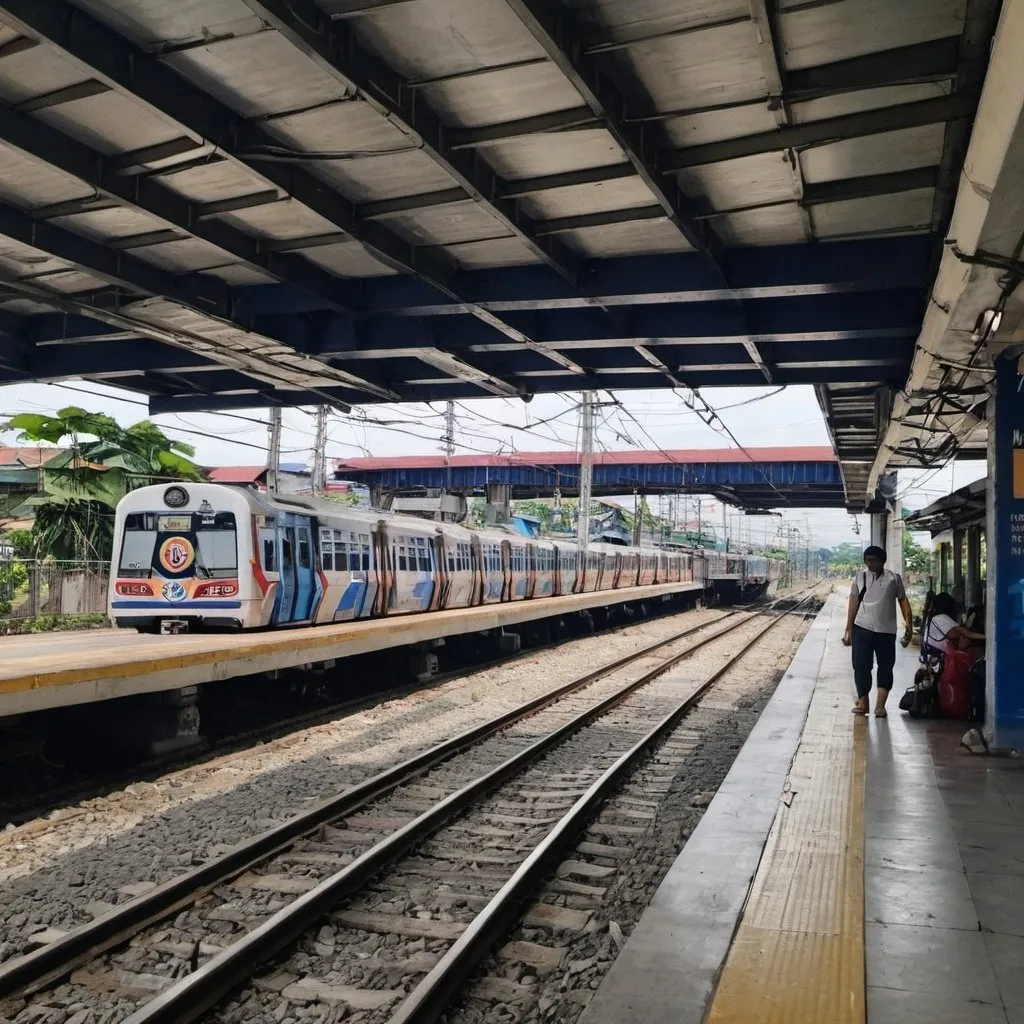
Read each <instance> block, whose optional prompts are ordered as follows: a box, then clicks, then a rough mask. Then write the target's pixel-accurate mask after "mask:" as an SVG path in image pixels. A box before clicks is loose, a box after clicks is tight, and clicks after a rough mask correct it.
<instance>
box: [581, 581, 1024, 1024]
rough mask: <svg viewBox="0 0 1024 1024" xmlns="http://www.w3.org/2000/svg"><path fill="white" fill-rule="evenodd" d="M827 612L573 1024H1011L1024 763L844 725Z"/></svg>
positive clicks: (838, 625)
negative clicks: (665, 1023) (666, 1023)
mask: <svg viewBox="0 0 1024 1024" xmlns="http://www.w3.org/2000/svg"><path fill="white" fill-rule="evenodd" d="M844 605H845V601H844V598H843V596H842V595H839V594H837V595H833V597H832V598H830V600H829V602H827V603H826V605H825V607H824V608H823V609H822V611H821V613H820V614H819V615H818V617H817V619H816V621H815V623H814V624H813V625H812V627H811V629H810V631H809V632H808V634H807V636H806V637H805V638H804V641H803V643H802V644H801V647H800V649H799V651H798V652H797V656H796V658H795V659H794V661H793V664H792V665H791V667H790V670H789V671H788V672H787V673H786V676H785V677H784V679H783V680H782V682H781V683H780V685H779V688H778V690H777V691H776V693H775V695H774V696H773V698H772V699H771V701H769V703H768V705H767V707H766V708H765V712H764V714H763V715H762V718H761V720H760V721H759V723H758V725H757V726H756V727H755V729H754V731H753V732H752V733H751V734H750V737H749V738H748V741H747V743H746V744H745V746H744V748H743V750H742V751H741V752H740V755H739V757H738V758H737V760H736V762H735V764H734V765H733V767H732V770H731V771H730V773H729V775H728V776H727V778H726V780H725V782H724V784H723V786H722V788H721V789H720V790H719V792H718V793H717V794H716V796H715V799H714V800H713V801H712V803H711V805H710V806H709V808H708V810H707V813H706V814H705V816H704V819H703V820H702V821H701V823H700V825H699V826H698V827H697V829H695V831H694V833H693V835H692V837H691V838H690V840H689V842H688V843H687V844H686V846H685V847H684V848H683V850H682V851H681V853H680V856H679V858H678V859H677V861H676V863H675V864H674V865H673V867H672V868H671V869H670V871H669V873H668V874H667V875H666V877H665V879H664V881H663V882H662V885H661V887H660V888H659V889H658V891H657V893H656V895H655V898H654V900H653V901H652V903H651V905H650V906H649V907H648V908H647V910H646V911H645V912H644V914H643V915H642V917H641V918H640V921H639V922H638V923H637V926H636V927H635V929H634V930H633V933H632V934H631V935H630V937H629V940H628V941H627V943H626V945H625V947H624V949H623V951H622V953H621V955H620V956H619V958H618V960H617V961H616V963H615V964H614V966H613V967H612V969H611V970H610V971H609V972H608V974H607V976H606V977H605V979H604V982H603V983H602V986H601V988H600V989H598V991H597V992H596V993H595V995H594V998H593V999H592V1000H591V1002H590V1004H589V1006H588V1007H587V1008H586V1010H585V1011H584V1013H583V1015H582V1016H581V1018H580V1021H581V1024H634V1022H636V1024H639V1022H641V1021H655V1020H666V1021H672V1022H673V1024H701V1022H705V1021H706V1022H707V1024H727V1022H735V1024H759V1022H778V1024H782V1022H786V1024H825V1022H829V1024H832V1022H852V1024H861V1022H864V1021H866V1022H867V1024H896V1022H897V1021H899V1022H900V1024H926V1022H927V1024H1024V758H1020V759H1017V758H995V757H985V756H975V755H971V754H969V753H968V752H967V751H966V750H965V749H964V748H962V747H961V746H960V738H961V736H962V735H963V733H964V732H965V731H966V729H967V728H968V724H967V723H963V722H945V721H928V722H920V721H914V720H912V719H910V718H909V717H908V716H906V715H905V714H903V713H902V712H900V711H899V710H897V708H896V704H897V699H898V697H899V695H900V694H901V693H902V691H903V688H904V687H905V686H907V685H909V682H910V680H911V679H912V677H913V673H914V671H915V669H916V667H917V651H916V650H914V649H911V650H909V651H902V649H901V650H900V655H899V657H898V660H897V675H896V680H897V683H896V687H895V689H894V692H893V697H892V700H891V702H890V714H889V717H888V718H886V719H875V718H874V717H871V718H867V719H864V718H859V717H857V716H854V715H852V714H850V707H851V706H852V703H853V698H854V695H853V687H852V678H851V676H852V673H851V670H850V665H849V651H848V650H847V649H846V648H843V647H842V646H841V636H842V628H843V621H844Z"/></svg>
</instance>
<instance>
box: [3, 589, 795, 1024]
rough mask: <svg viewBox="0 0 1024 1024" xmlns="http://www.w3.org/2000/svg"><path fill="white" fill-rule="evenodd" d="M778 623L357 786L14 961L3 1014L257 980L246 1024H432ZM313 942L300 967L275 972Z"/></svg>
mask: <svg viewBox="0 0 1024 1024" xmlns="http://www.w3.org/2000/svg"><path fill="white" fill-rule="evenodd" d="M810 598H811V593H807V594H806V595H804V596H802V597H798V600H797V601H796V603H795V604H794V605H793V606H792V607H790V608H788V609H786V611H784V612H782V613H781V614H782V615H784V614H788V612H789V611H795V610H797V609H798V608H800V607H801V606H802V605H803V604H805V603H806V602H807V601H808V600H810ZM790 600H792V599H790ZM780 618H781V615H779V616H777V617H768V618H767V619H766V618H765V616H764V614H763V613H762V612H751V613H744V612H739V611H732V612H728V613H725V614H723V615H721V616H719V617H718V618H716V619H714V620H712V621H711V622H704V623H703V624H701V625H699V626H696V627H692V628H689V629H686V630H683V631H681V632H679V633H677V634H675V635H673V636H672V637H669V638H667V639H665V640H662V641H659V642H658V643H656V644H652V645H650V646H649V647H646V648H644V649H642V650H639V651H636V652H634V653H632V654H630V655H629V656H627V657H625V658H620V659H618V660H617V661H615V662H612V663H610V664H608V665H605V666H603V667H602V668H600V669H598V670H596V671H594V672H591V673H588V674H587V675H585V676H582V677H580V678H578V679H576V680H573V681H572V682H570V683H568V684H565V685H563V686H560V687H558V688H557V689H555V690H552V691H550V692H549V693H547V694H545V695H543V696H541V697H539V698H537V699H535V700H533V701H530V702H528V703H527V704H524V705H522V706H521V707H519V708H516V709H515V710H513V711H511V712H509V713H507V714H505V715H502V716H500V717H499V718H496V719H493V720H492V721H490V722H487V723H484V724H483V725H481V726H478V727H475V728H473V729H471V730H468V731H467V732H465V733H463V734H461V735H460V736H457V737H454V738H453V739H452V740H449V741H447V742H446V743H442V744H439V745H438V746H436V747H434V748H431V749H430V750H428V751H426V752H424V753H422V754H420V755H418V756H417V757H415V758H412V759H410V760H409V761H406V762H404V763H402V764H400V765H396V766H394V767H393V768H392V769H390V770H388V771H385V772H383V773H381V774H379V775H377V776H374V777H373V778H371V779H368V780H366V781H365V782H363V783H361V784H359V785H357V786H354V787H351V788H350V789H348V790H346V791H345V792H343V793H341V794H339V795H338V796H337V797H334V798H332V799H330V800H327V801H324V802H322V803H321V804H319V805H317V806H316V807H314V808H311V809H310V810H308V811H306V812H303V813H302V814H301V815H298V816H296V817H295V818H293V819H291V820H289V821H287V822H285V823H284V824H282V825H280V826H278V827H276V828H274V829H271V830H269V831H268V832H266V833H263V834H261V835H259V836H256V837H254V838H253V839H251V840H248V841H247V842H245V843H243V844H241V845H240V846H238V847H236V848H235V849H234V850H232V851H231V852H230V853H228V854H226V855H224V856H223V857H221V858H219V859H218V860H216V861H213V862H210V863H209V864H206V865H203V866H202V867H199V868H196V869H194V870H192V871H190V872H188V873H186V874H184V875H182V876H179V877H177V878H175V879H172V880H171V881H169V882H167V883H165V884H163V885H161V886H158V887H156V888H154V889H152V890H150V891H149V892H147V893H145V894H143V895H141V896H139V897H138V898H136V899H135V900H132V901H130V902H129V903H126V904H124V905H121V906H118V907H117V908H115V909H114V910H113V911H111V912H110V913H108V914H106V915H104V916H103V917H100V918H97V919H96V920H94V921H93V922H92V923H90V924H89V925H85V926H83V927H81V928H78V929H76V930H75V931H73V932H71V933H69V934H68V935H67V936H64V937H62V938H58V939H57V940H56V941H54V942H52V943H50V944H49V945H47V946H43V947H42V948H41V949H39V950H37V951H35V952H34V953H31V954H29V955H27V956H25V957H22V958H20V959H17V960H12V961H9V962H8V963H6V964H4V965H2V966H0V998H3V999H5V1000H6V1002H5V1004H4V1005H3V1007H2V1008H0V1012H3V1013H5V1015H6V1016H7V1019H9V1020H20V1019H25V1020H27V1019H30V1017H29V1016H26V1017H24V1018H23V1017H22V1016H20V1015H22V1014H26V1013H27V1014H30V1015H31V1013H32V1011H33V1010H34V1009H36V1008H41V1007H45V1006H46V1005H48V1004H49V1005H52V1003H49V1001H50V1000H52V999H53V998H57V999H58V1000H59V1002H60V1004H61V1005H63V1006H77V1007H79V1008H80V1009H78V1010H76V1012H79V1013H81V1012H88V1013H92V1014H94V1016H91V1017H89V1018H88V1019H89V1020H94V1019H103V1020H104V1021H108V1020H109V1021H121V1020H128V1021H130V1022H131V1024H143V1022H157V1021H167V1022H172V1021H173V1022H175V1024H180V1022H185V1021H191V1020H195V1019H197V1018H198V1017H200V1016H201V1015H203V1014H204V1013H205V1012H206V1011H208V1010H209V1009H210V1008H211V1007H214V1006H216V1005H217V1004H218V1003H219V1002H220V1001H221V1000H222V999H223V998H224V997H225V995H226V994H228V993H229V992H231V991H232V990H234V989H235V988H237V987H238V986H239V985H244V984H245V983H247V982H249V981H250V980H251V979H253V977H254V975H255V976H256V980H255V982H254V987H253V988H252V989H251V990H247V991H249V992H250V995H249V996H248V997H247V999H248V1001H247V1011H246V1015H245V1017H244V1019H247V1020H248V1019H267V1020H270V1019H273V1017H272V1014H270V1012H269V1011H265V1010H263V1009H262V1008H261V1007H262V999H264V998H265V999H267V1000H268V1001H271V1002H273V1001H280V999H282V998H284V999H293V1000H296V1001H298V1002H302V1001H305V1002H322V1003H327V1004H341V1005H342V1006H343V1007H344V1008H345V1011H346V1012H348V1011H352V1012H356V1013H362V1014H365V1015H366V1016H365V1019H366V1020H377V1019H379V1020H381V1021H384V1020H391V1021H394V1022H396V1024H397V1022H400V1021H401V1022H406V1021H409V1022H411V1021H427V1020H434V1019H436V1018H437V1016H438V1015H439V1014H440V1013H441V1012H442V1010H443V1008H444V1006H446V1005H447V1003H448V1001H449V1000H450V998H451V997H452V995H453V993H454V992H456V991H457V990H458V989H459V987H460V986H461V985H462V984H463V982H464V981H465V979H466V977H467V976H468V975H469V973H470V972H472V970H473V969H474V967H475V966H476V964H477V963H478V961H479V960H480V959H481V958H482V957H483V956H485V955H486V954H487V953H488V952H489V951H490V949H491V948H492V947H493V946H494V945H495V943H496V942H498V940H499V939H500V937H501V935H502V934H503V933H504V931H505V930H506V929H507V928H508V926H509V925H510V924H511V923H512V922H514V921H515V920H517V919H518V917H519V915H520V911H521V908H522V906H523V905H524V902H525V901H526V900H527V899H528V894H529V893H531V892H535V891H536V890H537V888H538V887H539V885H540V883H541V882H542V881H543V880H544V878H545V877H547V876H548V875H549V874H550V873H551V872H552V871H553V870H555V869H557V868H558V867H559V859H560V857H561V856H562V853H563V851H564V850H565V849H567V848H571V847H572V844H573V843H574V842H575V839H576V838H577V836H578V835H579V833H580V832H581V831H582V829H583V827H584V825H585V824H586V822H587V821H588V820H589V819H590V818H591V817H592V816H593V814H594V812H595V810H596V809H597V808H598V807H599V806H600V805H601V804H602V803H604V802H605V801H606V800H607V799H608V797H609V795H610V794H611V793H612V792H613V791H614V789H615V787H616V786H618V785H619V784H620V782H621V780H622V778H623V777H624V776H625V774H626V773H627V772H629V771H630V770H631V769H632V768H633V767H634V766H635V765H636V764H637V763H638V762H639V761H640V760H641V759H642V758H643V757H644V756H645V754H646V753H647V752H648V751H649V750H650V749H651V748H652V746H654V745H656V744H661V746H660V752H659V755H658V756H659V758H667V760H666V761H665V762H664V763H663V765H662V768H663V769H664V771H660V772H658V771H656V772H655V773H654V774H655V775H656V776H663V775H664V774H665V773H666V772H669V773H671V772H673V771H675V770H676V769H677V767H678V765H673V763H672V758H673V756H674V755H673V753H672V750H673V745H672V743H671V742H668V743H663V742H662V741H664V740H665V738H666V737H668V736H670V735H671V734H672V733H673V731H674V730H676V728H677V726H678V724H679V722H680V721H681V719H682V718H683V717H685V715H686V714H687V712H688V711H689V710H690V709H691V708H692V707H693V706H694V705H695V704H696V703H697V702H698V701H700V700H701V698H702V697H703V696H704V695H705V694H706V693H707V692H708V691H709V690H710V688H711V687H713V686H714V684H715V683H716V682H717V681H718V679H720V678H721V677H722V676H723V675H724V674H725V673H726V672H727V671H728V670H729V669H730V668H731V667H732V666H733V665H735V663H736V662H737V661H738V660H739V659H740V658H742V657H743V656H744V655H745V654H747V652H749V651H750V650H751V649H752V648H754V647H755V646H756V644H757V643H758V641H759V640H760V639H761V637H763V636H764V635H765V633H767V631H768V630H770V629H771V628H772V627H773V626H774V625H775V624H776V623H777V622H778V621H779V620H780ZM697 634H704V635H701V636H698V635H697ZM711 645H716V646H715V649H716V650H718V649H721V650H720V651H719V653H718V654H717V655H716V659H715V660H716V661H717V662H718V664H716V667H715V668H714V670H713V671H712V672H710V673H709V674H707V675H706V677H705V678H704V679H703V680H702V681H701V682H700V683H699V684H698V685H696V686H692V685H691V686H685V687H683V689H684V690H685V693H682V694H681V693H680V686H679V685H678V684H673V683H672V681H671V679H668V680H666V679H665V678H664V676H665V674H666V673H667V672H669V671H670V670H671V669H672V668H673V667H674V666H675V665H677V664H679V663H680V662H682V661H683V660H685V659H687V658H689V657H691V656H693V655H695V654H697V653H698V652H699V651H702V650H704V649H705V648H709V649H710V648H711ZM728 647H732V651H731V652H730V651H729V650H728ZM685 747H686V744H685V743H684V744H683V745H682V746H681V747H679V749H680V750H682V749H684V748H685ZM635 813H636V814H637V815H638V817H639V818H640V819H642V818H643V815H644V814H647V813H649V808H645V807H644V806H642V801H641V804H640V805H637V806H636V809H635ZM598 845H600V844H598ZM599 852H600V851H599ZM604 852H605V853H607V851H604ZM589 873H590V874H591V875H593V874H594V872H593V871H591V872H589ZM600 873H601V871H598V872H597V875H600ZM580 875H582V876H583V878H586V877H587V876H588V870H587V869H586V868H585V867H583V868H579V869H569V870H568V874H567V876H566V877H564V878H561V879H560V880H559V879H556V880H555V881H554V882H553V883H552V884H554V885H555V886H556V887H559V886H560V889H558V888H556V891H559V892H560V894H561V896H562V897H564V901H565V903H566V904H569V905H565V906H562V907H558V906H550V905H548V904H544V905H538V906H537V907H535V908H534V909H533V910H532V911H531V912H530V913H531V914H533V915H534V919H535V923H537V920H539V919H544V918H545V915H546V923H547V924H549V925H552V926H553V927H556V928H557V927H558V926H559V920H561V921H562V923H563V924H564V923H565V922H566V921H568V922H571V923H572V924H574V925H578V924H579V923H580V916H579V915H580V914H582V913H583V911H581V910H576V911H575V913H574V908H573V907H572V906H571V903H572V902H573V901H574V900H577V901H578V900H583V901H584V902H585V901H586V899H588V898H593V896H594V890H595V889H596V888H597V887H596V886H594V885H592V884H590V882H589V881H584V880H581V878H580V877H579V876H580ZM429 894H432V895H429ZM428 904H429V907H428ZM544 907H550V909H548V910H545V909H544ZM339 908H341V909H339ZM172 915H176V916H173V920H170V919H171V918H172ZM528 920H529V918H528ZM169 921H170V923H168V922H169ZM324 922H329V924H324ZM318 924H319V925H320V931H318V932H316V938H311V937H310V936H311V934H312V933H311V929H312V930H315V929H316V926H317V925H318ZM239 936H240V937H239ZM367 936H370V938H369V940H368V939H367ZM297 940H301V941H300V947H299V952H298V953H294V952H293V953H292V957H291V959H289V960H288V961H287V963H288V965H289V966H286V967H285V968H284V969H277V970H275V969H273V968H271V969H265V968H264V967H263V966H262V965H267V964H270V963H271V961H272V960H273V958H275V957H277V956H278V955H279V954H281V953H282V952H284V951H290V950H293V948H294V945H295V943H296V941H297ZM367 943H369V945H371V946H373V947H374V951H375V954H376V955H374V956H373V957H372V958H371V957H370V956H369V954H368V953H367V951H366V950H367ZM521 945H522V944H521ZM526 945H529V944H526ZM538 948H540V947H538ZM346 951H348V952H346ZM527 954H531V955H534V956H540V957H541V958H543V954H542V953H537V952H536V951H532V953H531V951H529V950H528V951H527ZM371 961H372V962H371ZM411 979H420V980H419V982H418V984H417V985H416V986H415V988H413V990H412V992H411V993H409V994H407V991H406V990H407V988H408V983H409V981H410V980H411ZM260 993H262V994H263V995H262V996H261V995H260ZM83 1019H84V1018H83ZM361 1019H363V1018H361Z"/></svg>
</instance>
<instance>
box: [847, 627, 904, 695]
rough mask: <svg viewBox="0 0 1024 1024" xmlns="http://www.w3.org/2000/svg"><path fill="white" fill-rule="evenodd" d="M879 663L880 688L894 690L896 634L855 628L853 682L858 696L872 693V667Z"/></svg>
mask: <svg viewBox="0 0 1024 1024" xmlns="http://www.w3.org/2000/svg"><path fill="white" fill-rule="evenodd" d="M875 661H877V662H878V688H879V689H880V690H891V689H892V667H893V665H895V664H896V634H895V633H876V632H875V631H874V630H872V629H865V628H864V627H863V626H854V627H853V681H854V682H855V683H856V685H857V696H858V697H866V696H867V695H868V694H869V693H870V692H871V667H872V663H873V662H875Z"/></svg>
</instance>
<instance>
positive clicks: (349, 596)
mask: <svg viewBox="0 0 1024 1024" xmlns="http://www.w3.org/2000/svg"><path fill="white" fill-rule="evenodd" d="M365 593H366V581H365V580H352V581H351V582H350V583H349V585H348V586H347V587H346V588H345V592H344V593H343V594H342V595H341V600H340V601H339V602H338V607H337V611H339V612H347V611H350V610H351V609H353V608H361V607H362V603H363V595H364V594H365Z"/></svg>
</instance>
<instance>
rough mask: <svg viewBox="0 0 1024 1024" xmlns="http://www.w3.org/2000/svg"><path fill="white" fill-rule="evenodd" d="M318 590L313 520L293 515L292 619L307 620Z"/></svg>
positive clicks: (310, 615) (311, 612)
mask: <svg viewBox="0 0 1024 1024" xmlns="http://www.w3.org/2000/svg"><path fill="white" fill-rule="evenodd" d="M318 591H319V580H318V579H317V575H316V566H315V565H314V564H313V520H312V519H310V518H309V517H308V516H296V517H295V607H294V609H293V611H292V617H293V621H295V622H308V621H309V620H310V619H311V618H312V617H313V605H314V603H315V601H316V596H317V592H318Z"/></svg>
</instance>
